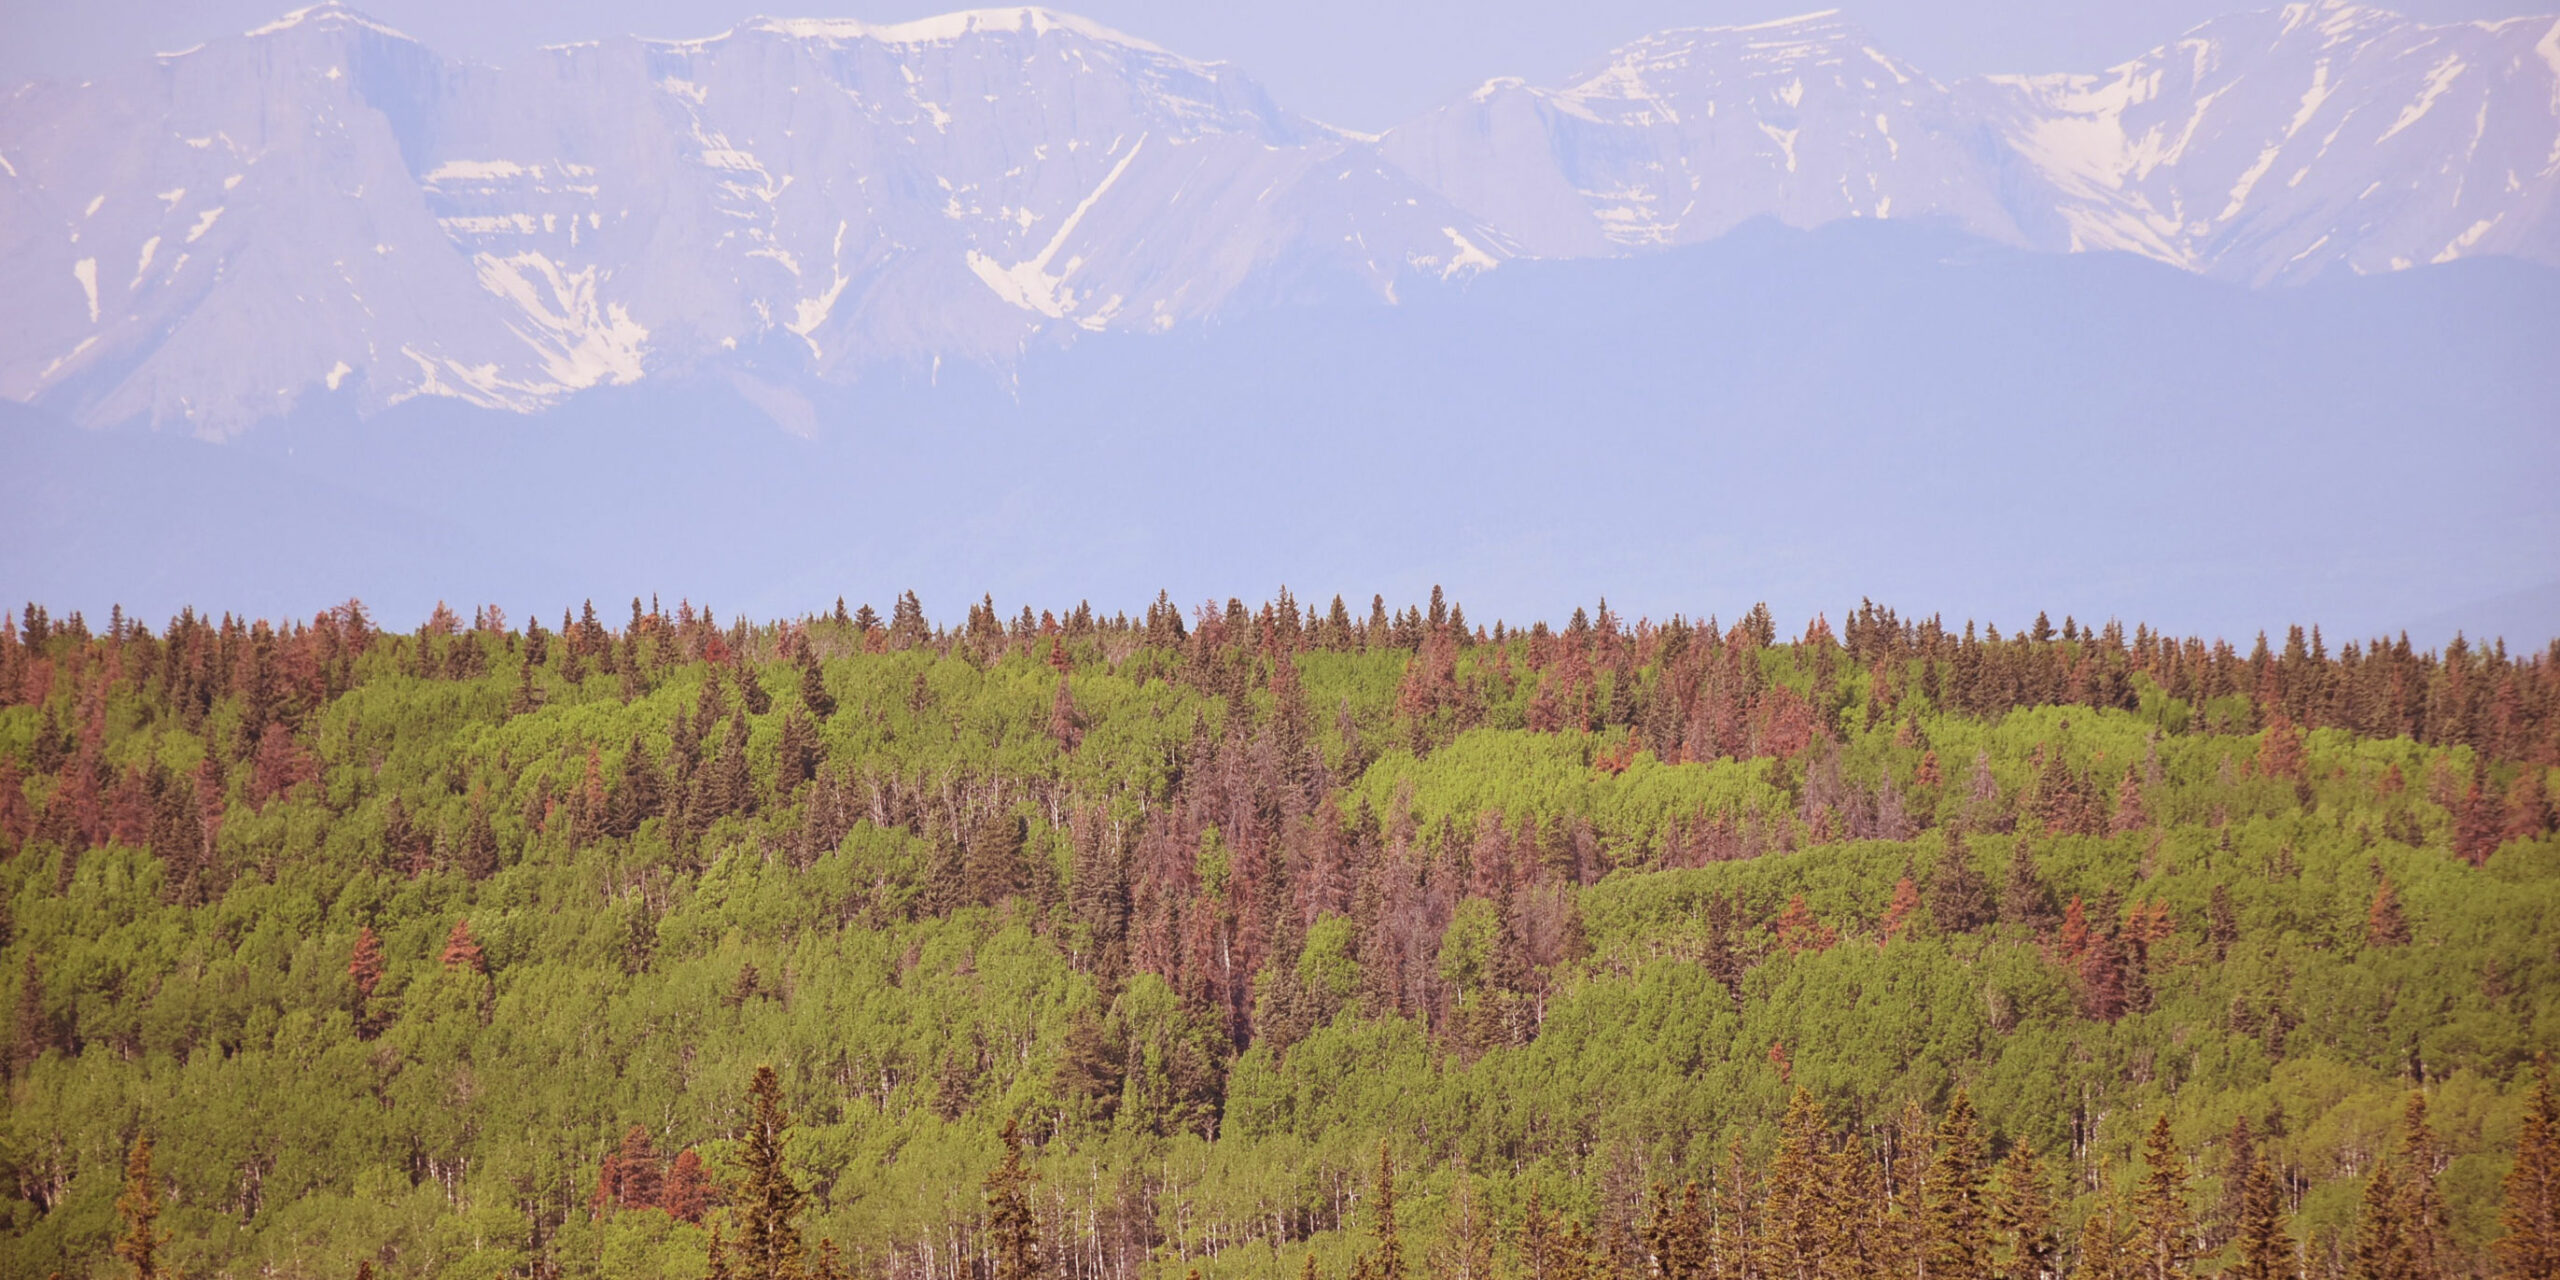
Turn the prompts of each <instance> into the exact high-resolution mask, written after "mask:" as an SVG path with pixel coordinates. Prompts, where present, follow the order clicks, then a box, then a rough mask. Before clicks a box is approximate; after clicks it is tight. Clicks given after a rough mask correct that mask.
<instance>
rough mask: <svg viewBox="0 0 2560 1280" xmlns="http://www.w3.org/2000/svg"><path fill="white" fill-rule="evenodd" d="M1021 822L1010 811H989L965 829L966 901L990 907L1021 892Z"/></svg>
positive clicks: (1022, 877)
mask: <svg viewBox="0 0 2560 1280" xmlns="http://www.w3.org/2000/svg"><path fill="white" fill-rule="evenodd" d="M1022 840H1023V822H1022V819H1021V818H1019V817H1017V816H1015V815H1014V814H1012V813H1004V812H1000V813H990V814H988V815H987V816H986V817H984V818H981V819H979V820H978V824H977V826H976V827H974V828H972V829H971V830H970V832H969V849H968V854H967V862H966V875H967V878H968V896H969V900H970V901H972V902H975V903H977V904H978V905H980V906H988V907H992V906H994V905H996V904H997V903H999V902H1002V901H1004V900H1005V899H1006V898H1009V897H1011V896H1013V895H1014V894H1017V893H1020V892H1022V888H1023V880H1024V875H1023V872H1024V870H1025V868H1024V867H1023V860H1022Z"/></svg>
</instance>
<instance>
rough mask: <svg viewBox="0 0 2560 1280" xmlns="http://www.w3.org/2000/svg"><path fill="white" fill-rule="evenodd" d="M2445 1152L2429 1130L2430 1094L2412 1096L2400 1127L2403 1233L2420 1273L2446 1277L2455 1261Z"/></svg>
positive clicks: (2412, 1260)
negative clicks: (2442, 1175)
mask: <svg viewBox="0 0 2560 1280" xmlns="http://www.w3.org/2000/svg"><path fill="white" fill-rule="evenodd" d="M2443 1159H2444V1156H2443V1152H2442V1150H2441V1149H2440V1148H2439V1146H2438V1144H2437V1142H2436V1134H2435V1130H2434V1129H2432V1128H2430V1127H2428V1125H2427V1095H2425V1094H2423V1093H2418V1092H2415V1091H2412V1092H2411V1093H2410V1094H2409V1102H2408V1106H2407V1108H2406V1109H2405V1110H2404V1111H2403V1112H2402V1114H2401V1122H2400V1154H2399V1156H2398V1164H2399V1166H2400V1230H2401V1234H2402V1235H2404V1236H2405V1237H2407V1239H2408V1242H2409V1257H2410V1260H2411V1263H2412V1265H2413V1266H2414V1268H2415V1274H2417V1275H2419V1276H2422V1277H2428V1278H2429V1280H2432V1277H2435V1276H2438V1275H2442V1274H2444V1272H2445V1271H2446V1270H2447V1266H2448V1264H2449V1263H2450V1262H2452V1260H2453V1259H2452V1251H2453V1240H2452V1237H2451V1232H2452V1214H2451V1212H2450V1211H2449V1210H2448V1209H2447V1208H2446V1206H2445V1202H2444V1193H2443V1192H2442V1191H2440V1190H2438V1189H2437V1187H2436V1173H2437V1170H2438V1169H2439V1168H2441V1167H2442V1164H2443Z"/></svg>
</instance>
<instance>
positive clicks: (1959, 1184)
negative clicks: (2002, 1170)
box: [1924, 1089, 1991, 1280]
mask: <svg viewBox="0 0 2560 1280" xmlns="http://www.w3.org/2000/svg"><path fill="white" fill-rule="evenodd" d="M1983 1160H1984V1151H1983V1142H1982V1131H1981V1128H1980V1125H1979V1122H1978V1121H1977V1120H1976V1119H1975V1116H1974V1111H1973V1098H1972V1096H1971V1095H1969V1094H1967V1093H1966V1092H1965V1091H1964V1090H1962V1089H1959V1090H1957V1091H1956V1096H1955V1100H1954V1101H1952V1102H1950V1103H1948V1104H1947V1114H1946V1117H1945V1118H1944V1119H1942V1120H1940V1121H1939V1122H1938V1142H1937V1152H1936V1154H1935V1156H1934V1157H1932V1159H1931V1160H1930V1164H1929V1177H1928V1181H1927V1184H1926V1186H1927V1190H1926V1192H1925V1197H1926V1206H1927V1228H1926V1230H1927V1239H1926V1244H1925V1246H1924V1248H1925V1253H1924V1257H1925V1259H1926V1266H1927V1271H1928V1275H1929V1277H1930V1280H1986V1278H1987V1277H1988V1276H1990V1274H1991V1230H1990V1215H1989V1205H1988V1203H1987V1201H1988V1194H1987V1191H1988V1188H1987V1185H1986V1184H1987V1182H1988V1176H1987V1175H1988V1170H1986V1169H1985V1168H1984V1167H1983Z"/></svg>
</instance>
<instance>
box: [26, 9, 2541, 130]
mask: <svg viewBox="0 0 2560 1280" xmlns="http://www.w3.org/2000/svg"><path fill="white" fill-rule="evenodd" d="M297 3H299V0H0V82H10V81H18V80H23V79H27V78H30V77H34V76H41V75H52V76H65V77H78V76H85V75H89V74H92V73H94V72H95V71H97V70H98V69H100V68H102V67H107V66H112V65H115V64H116V63H117V62H120V61H123V60H126V59H133V58H140V57H145V56H148V55H149V54H151V53H152V52H154V51H157V50H162V49H182V48H185V47H187V46H189V45H192V44H195V43H197V42H199V41H202V40H205V39H208V38H211V37H215V36H221V35H229V34H235V33H237V32H240V31H243V30H245V29H247V28H249V27H252V26H256V25H259V24H260V23H263V22H264V21H266V20H267V19H269V18H272V17H274V16H276V15H277V14H278V13H281V12H283V11H285V10H286V9H289V8H292V7H295V6H296V4H297ZM357 7H358V8H361V9H363V10H364V11H366V12H368V13H370V14H372V15H373V16H374V17H376V18H379V19H381V20H382V21H384V22H387V23H389V24H391V25H393V26H396V27H399V28H400V29H402V30H404V31H407V32H409V33H410V34H411V35H414V36H416V37H418V38H419V39H421V40H424V41H425V42H427V44H429V45H430V46H432V47H434V48H435V49H437V50H438V51H440V52H442V53H445V54H447V55H450V56H456V57H468V58H476V59H479V60H481V61H484V62H494V63H498V64H501V65H504V64H505V63H506V62H508V61H509V60H510V59H512V58H515V57H517V56H520V55H521V54H522V53H524V52H525V51H526V50H528V49H532V48H534V47H536V46H539V45H543V44H553V43H559V42H564V41H570V40H590V39H597V38H600V37H605V36H614V35H644V36H700V35H710V34H713V33H715V32H719V31H724V30H727V29H728V28H729V27H731V26H733V25H735V24H736V23H737V22H738V21H739V20H740V19H743V18H746V17H750V16H753V15H756V14H773V15H775V16H784V17H820V16H823V17H852V18H862V19H866V20H870V21H875V22H888V21H899V20H904V19H908V18H917V17H924V16H927V15H929V14H934V13H940V12H945V11H947V10H950V9H955V8H970V7H977V6H975V5H973V4H970V3H968V2H967V0H961V2H960V3H948V2H944V3H937V2H936V0H357ZM1050 7H1052V8H1056V9H1062V10H1066V11H1069V12H1076V13H1082V14H1084V15H1085V16H1087V17H1090V18H1093V19H1095V20H1096V21H1099V22H1103V23H1105V24H1108V25H1110V26H1114V27H1117V28H1119V29H1121V30H1123V31H1126V32H1128V33H1129V34H1131V35H1135V36H1141V37H1144V38H1146V39H1148V40H1151V41H1153V42H1155V43H1157V44H1160V45H1163V46H1165V47H1166V48H1169V49H1172V50H1174V51H1175V52H1178V53H1182V54H1187V55H1189V56H1191V57H1195V58H1203V59H1223V60H1225V61H1229V62H1233V63H1235V64H1236V65H1238V66H1240V67H1242V68H1243V69H1244V70H1245V71H1247V72H1248V73H1250V74H1251V75H1253V76H1254V77H1255V78H1256V79H1258V80H1260V81H1262V83H1263V84H1264V85H1266V86H1268V87H1269V88H1270V90H1271V92H1272V94H1273V95H1274V96H1275V97H1276V98H1278V99H1279V101H1280V102H1281V103H1282V104H1283V105H1285V106H1288V107H1291V108H1293V109H1295V110H1297V111H1300V112H1303V113H1305V114H1307V115H1310V116H1313V117H1315V118H1317V119H1320V120H1325V121H1328V122H1330V123H1333V124H1339V125H1344V126H1346V127H1350V128H1355V129H1383V128H1386V127H1387V126H1390V125H1393V124H1395V123H1397V122H1399V121H1401V120H1403V119H1405V118H1407V117H1409V116H1412V115H1414V114H1415V113H1417V112H1420V111H1422V110H1424V109H1426V108H1428V107H1431V106H1433V105H1436V104H1438V103H1440V102H1444V101H1446V100H1448V99H1449V98H1451V97H1454V96H1456V95H1457V94H1460V93H1463V92H1465V91H1466V90H1468V89H1471V88H1473V87H1475V86H1476V85H1477V84H1479V83H1481V82H1483V81H1484V80H1485V79H1486V78H1487V77H1490V76H1497V75H1516V76H1523V77H1526V78H1528V79H1530V80H1532V81H1541V82H1544V81H1552V80H1554V79H1557V78H1559V77H1562V76H1564V75H1567V74H1570V73H1571V72H1573V71H1574V70H1576V69H1577V68H1579V67H1581V66H1583V65H1584V64H1586V63H1588V62H1591V61H1593V60H1595V59H1597V57H1598V56H1599V55H1600V54H1602V53H1603V52H1605V51H1606V50H1608V49H1609V48H1611V47H1613V46H1615V45H1618V44H1622V43H1625V42H1626V41H1628V40H1631V39H1633V38H1635V37H1637V36H1640V35H1644V34H1646V33H1647V32H1651V31H1657V30H1661V29H1662V28H1665V27H1676V26H1702V25H1723V24H1728V23H1737V22H1757V21H1763V20H1766V19H1770V18H1779V17H1786V16H1789V15H1791V14H1795V13H1801V12H1804V11H1805V10H1808V9H1818V8H1822V7H1824V0H1288V2H1286V3H1271V2H1270V0H1257V2H1255V3H1249V4H1248V3H1235V2H1233V0H1083V2H1081V3H1075V2H1070V3H1062V4H1054V5H1051V6H1050ZM1843 7H1844V8H1845V9H1846V12H1847V15H1848V16H1849V17H1850V18H1852V19H1854V20H1856V21H1858V22H1860V23H1862V24H1863V25H1865V26H1866V27H1867V29H1868V30H1869V31H1870V32H1871V33H1873V35H1874V36H1875V38H1876V40H1877V42H1878V44H1880V45H1881V46H1882V47H1884V48H1885V49H1887V50H1889V51H1891V52H1893V53H1894V54H1896V55H1898V56H1900V57H1903V58H1905V59H1908V60H1909V61H1911V62H1913V63H1916V64H1918V65H1919V66H1920V67H1921V68H1922V69H1924V70H1926V71H1928V72H1929V73H1930V74H1931V75H1933V76H1936V77H1937V78H1939V79H1941V80H1950V79H1955V78H1957V77H1961V76H1966V75H1973V74H1976V73H1980V72H1998V71H2026V72H2035V71H2094V70H2098V69H2101V68H2103V67H2105V66H2108V65H2110V64H2112V63H2115V62H2118V61H2122V60H2123V59H2126V58H2129V57H2132V56H2133V55H2135V54H2138V53H2141V52H2143V51H2144V50H2146V49H2149V48H2150V47H2152V46H2154V45H2156V44H2159V43H2161V42H2162V41H2165V40H2167V39H2169V38H2171V37H2173V36H2175V35H2176V34H2178V33H2179V32H2180V31H2182V30H2184V29H2186V28H2187V27H2189V26H2192V25H2194V24H2195V23H2197V22H2200V21H2203V20H2204V19H2206V18H2210V17H2214V16H2216V15H2217V14H2221V13H2225V12H2230V11H2234V10H2238V9H2248V8H2258V7H2265V6H2262V5H2259V4H2255V3H2251V2H2250V0H1851V2H1850V3H1848V4H1846V5H1844V6H1843ZM2390 7H2393V8H2396V9H2398V10H2400V11H2401V12H2404V13H2407V14H2409V15H2410V16H2412V17H2416V18H2420V19H2424V20H2427V21H2435V22H2443V21H2456V20H2462V19H2472V18H2498V17H2513V16H2515V15H2517V14H2525V13H2542V12H2548V11H2550V9H2551V7H2552V0H2403V2H2402V3H2399V4H2396V5H2392V6H2390Z"/></svg>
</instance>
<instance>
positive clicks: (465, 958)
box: [441, 918, 489, 974]
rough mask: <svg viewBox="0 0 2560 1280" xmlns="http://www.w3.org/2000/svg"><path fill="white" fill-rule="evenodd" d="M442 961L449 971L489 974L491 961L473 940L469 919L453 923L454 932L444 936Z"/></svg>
mask: <svg viewBox="0 0 2560 1280" xmlns="http://www.w3.org/2000/svg"><path fill="white" fill-rule="evenodd" d="M441 960H442V963H443V964H444V967H445V968H448V969H469V970H470V971H472V972H473V973H478V974H486V973H487V972H489V959H488V957H487V956H486V955H485V954H483V953H482V952H481V950H480V944H479V942H478V941H476V940H475V939H473V938H472V936H471V921H470V920H469V919H468V918H464V919H460V920H456V921H454V922H453V931H452V932H450V933H447V934H446V935H445V936H444V955H443V956H442V957H441Z"/></svg>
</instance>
